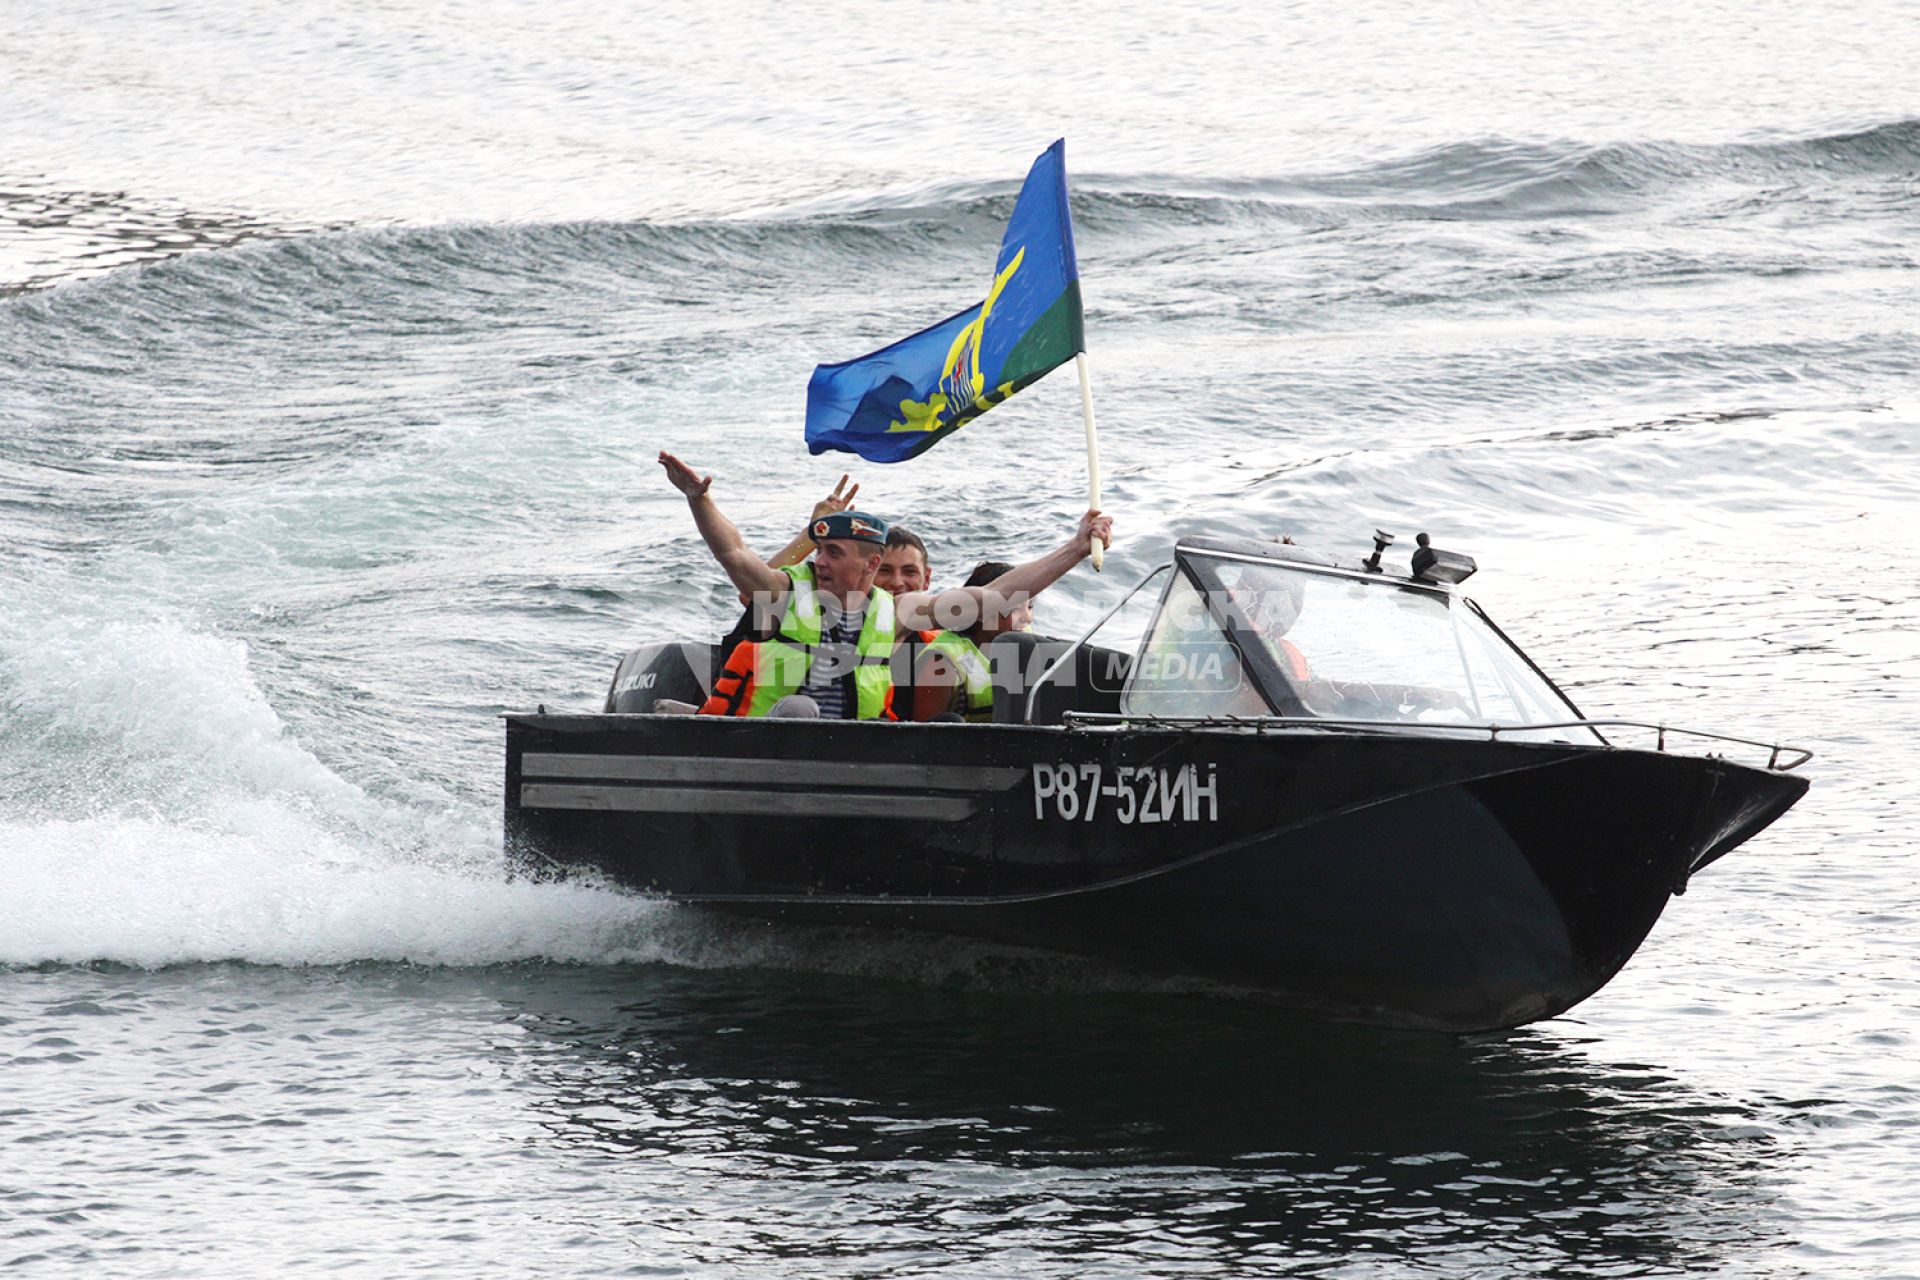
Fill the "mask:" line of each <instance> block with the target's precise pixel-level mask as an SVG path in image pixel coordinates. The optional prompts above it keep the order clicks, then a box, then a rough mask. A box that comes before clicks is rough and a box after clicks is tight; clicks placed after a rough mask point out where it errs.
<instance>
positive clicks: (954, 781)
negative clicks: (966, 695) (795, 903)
mask: <svg viewBox="0 0 1920 1280" xmlns="http://www.w3.org/2000/svg"><path fill="white" fill-rule="evenodd" d="M520 776H521V777H522V778H604V779H608V780H614V779H618V780H620V781H623V782H691V783H704V784H708V785H714V786H728V785H734V786H738V785H741V784H746V785H753V786H763V787H764V786H770V785H772V786H803V787H857V788H859V789H861V790H863V791H877V792H891V791H907V792H913V793H915V794H918V793H920V792H925V791H1008V790H1011V789H1012V788H1013V787H1015V786H1017V785H1018V784H1019V783H1020V781H1021V780H1022V779H1023V778H1025V777H1026V776H1027V771H1026V770H1025V769H1019V768H996V767H994V766H991V765H930V764H910V763H907V762H904V761H901V762H894V761H890V760H881V761H873V762H857V761H848V760H771V759H749V758H743V757H738V756H731V757H730V756H615V755H604V756H603V755H590V754H583V753H565V752H540V751H529V752H527V753H526V754H525V755H523V756H521V757H520ZM733 812H738V811H737V810H735V811H733Z"/></svg>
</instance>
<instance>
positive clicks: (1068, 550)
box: [660, 139, 1113, 719]
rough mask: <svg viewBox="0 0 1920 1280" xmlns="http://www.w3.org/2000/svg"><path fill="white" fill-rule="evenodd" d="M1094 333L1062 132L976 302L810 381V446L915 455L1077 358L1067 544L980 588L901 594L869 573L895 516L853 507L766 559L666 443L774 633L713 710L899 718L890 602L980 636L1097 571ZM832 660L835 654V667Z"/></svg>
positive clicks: (1104, 531) (1101, 529)
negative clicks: (888, 673)
mask: <svg viewBox="0 0 1920 1280" xmlns="http://www.w3.org/2000/svg"><path fill="white" fill-rule="evenodd" d="M1086 345H1087V344H1086V324H1085V321H1084V319H1083V317H1082V314H1081V307H1080V268H1079V265H1078V262H1077V260H1076V258H1075V254H1074V245H1073V218H1072V215H1071V213H1070V211H1069V209H1068V206H1067V168H1066V141H1065V139H1061V140H1058V141H1056V142H1055V143H1054V144H1053V145H1052V146H1051V147H1048V148H1047V149H1046V150H1045V151H1044V152H1042V153H1041V154H1040V157H1039V158H1038V159H1037V160H1035V161H1034V162H1033V167H1032V168H1031V169H1030V170H1029V171H1028V173H1027V180H1026V182H1025V183H1023V184H1022V185H1021V188H1020V195H1019V197H1018V198H1017V199H1016V200H1015V201H1014V206H1013V215H1012V217H1011V218H1009V219H1008V221H1007V230H1006V234H1005V235H1004V236H1002V237H1001V241H1000V255H999V257H998V259H997V260H996V261H995V263H994V270H993V280H992V283H991V284H990V286H989V287H988V289H987V295H986V298H985V299H984V300H983V301H981V302H980V303H978V304H976V305H974V306H971V307H968V308H967V309H966V310H964V311H962V312H959V313H958V314H956V315H952V316H949V317H948V318H947V319H945V320H942V321H940V322H939V323H938V324H935V325H933V326H931V327H930V328H927V329H923V330H921V331H920V332H919V333H916V334H914V335H913V336H912V337H909V338H904V339H902V340H901V341H899V342H896V343H894V344H893V345H892V346H889V347H885V348H883V349H881V350H879V351H876V352H874V353H872V354H871V355H866V356H862V357H860V358H859V359H857V360H849V361H847V362H845V363H843V364H823V365H820V366H818V367H817V368H815V369H814V371H813V377H812V379H811V380H810V381H809V382H808V384H807V423H806V438H807V448H808V449H809V450H810V451H811V452H813V453H816V454H817V453H824V452H826V451H827V450H829V449H838V450H842V451H845V452H848V453H857V454H859V455H860V456H861V457H863V458H866V459H867V460H868V461H871V462H881V463H893V462H904V461H905V460H906V459H908V458H913V457H917V456H919V455H920V454H922V453H924V452H926V451H927V450H928V449H930V448H932V447H933V446H934V445H935V444H937V443H939V442H940V441H941V440H943V439H945V438H946V437H947V436H949V435H951V434H952V433H953V432H955V431H957V430H959V429H960V428H961V427H963V426H965V425H966V424H967V423H969V422H971V421H972V420H973V419H975V418H977V417H979V416H980V415H981V414H983V413H985V412H987V410H989V409H991V408H993V407H994V406H995V405H997V404H1001V403H1003V402H1004V401H1005V400H1007V398H1008V397H1010V396H1012V395H1013V394H1014V393H1015V392H1017V391H1019V390H1020V389H1021V388H1022V387H1025V386H1028V385H1030V384H1031V383H1033V382H1035V381H1037V380H1039V379H1040V378H1042V377H1044V376H1045V375H1046V374H1047V373H1049V372H1051V371H1052V370H1053V369H1055V368H1058V367H1059V366H1060V365H1062V364H1065V363H1066V362H1067V361H1068V360H1074V361H1075V363H1076V364H1077V366H1078V368H1079V372H1080V401H1081V408H1082V410H1083V413H1084V416H1085V421H1086V431H1087V467H1088V475H1089V489H1090V500H1089V502H1088V504H1087V505H1088V511H1087V513H1086V515H1085V516H1083V517H1081V520H1080V524H1079V528H1078V529H1077V530H1076V532H1075V534H1074V537H1073V538H1072V540H1070V541H1069V542H1068V543H1067V544H1066V545H1064V546H1062V547H1061V548H1060V549H1059V550H1057V551H1055V552H1054V553H1052V554H1050V555H1047V556H1043V557H1041V558H1040V559H1038V560H1035V561H1032V562H1030V563H1028V564H1024V565H1019V566H1016V567H1015V568H1013V569H1012V570H1010V571H1008V572H1007V573H1006V574H1004V575H1002V576H1001V577H1000V578H999V579H998V580H996V581H995V582H993V583H992V584H990V585H989V586H987V587H958V588H954V589H951V590H949V591H945V592H940V593H937V594H936V593H932V592H912V593H909V594H908V595H905V596H903V597H901V598H900V599H899V600H898V601H895V600H894V599H893V598H892V597H891V596H890V595H888V594H887V593H886V592H884V591H881V590H879V589H877V588H876V587H875V586H874V585H873V583H874V577H875V574H876V573H877V571H878V568H879V562H880V556H881V550H882V549H883V548H884V546H885V542H886V536H887V526H886V522H885V521H883V520H879V519H877V518H876V517H872V516H867V515H864V514H863V513H860V512H841V513H838V514H836V515H832V516H828V517H826V518H823V519H821V520H817V521H815V522H814V524H813V525H812V526H811V528H812V532H813V535H814V537H815V538H816V540H817V541H818V543H819V550H818V552H817V553H816V556H815V559H814V560H813V561H812V562H810V563H808V564H803V565H799V566H794V567H791V568H788V569H784V570H782V569H775V568H772V567H770V566H769V565H767V564H766V563H765V562H764V561H762V560H761V559H760V558H759V557H758V556H755V555H753V554H752V553H751V552H749V551H747V550H746V547H745V545H744V543H743V542H742V540H741V538H740V531H739V530H738V529H736V528H735V527H734V525H733V523H732V522H731V521H729V520H728V519H727V518H726V517H725V516H723V515H721V514H720V512H719V509H718V508H717V507H715V506H714V505H713V500H712V498H710V497H709V496H708V495H707V489H708V487H709V486H710V485H711V484H712V482H713V481H712V477H710V476H709V477H702V476H699V475H698V474H696V473H695V472H694V471H693V470H692V469H691V468H690V467H688V466H687V465H686V464H685V463H683V462H681V461H680V460H679V459H678V458H675V457H673V456H672V455H671V454H668V453H664V452H663V453H662V454H661V455H660V464H661V465H662V466H663V467H664V468H666V472H667V478H668V479H669V480H671V481H672V483H673V485H674V487H675V488H677V489H679V490H680V492H681V493H683V494H685V495H686V496H687V501H688V503H689V505H690V506H691V508H692V511H693V517H694V523H695V524H696V525H697V526H698V527H699V529H700V533H701V536H702V538H704V539H705V541H706V543H707V548H708V550H710V551H711V552H712V553H713V556H714V558H715V559H716V560H718V561H719V562H720V564H721V567H722V568H724V569H725V570H726V572H727V576H728V577H729V578H730V579H732V581H733V583H734V585H735V586H736V587H738V588H739V589H740V591H741V592H743V593H745V594H747V595H749V596H751V597H752V598H753V601H754V608H755V610H756V613H757V622H758V626H759V629H760V632H761V634H763V635H766V636H767V637H768V638H767V639H766V640H765V641H762V642H756V643H755V645H754V650H753V651H752V652H749V653H748V654H747V655H746V657H745V659H743V663H742V670H740V671H730V672H729V673H728V674H729V675H730V676H731V677H732V681H733V686H734V692H733V694H732V695H731V696H730V697H728V698H716V699H710V700H709V703H710V707H711V709H714V710H724V711H725V712H726V713H727V714H736V715H765V714H768V713H769V712H770V711H773V710H774V708H775V706H776V705H778V704H782V703H785V702H786V701H788V699H789V697H790V695H792V694H793V693H795V692H797V691H799V690H801V689H803V688H804V689H805V690H806V691H807V692H808V693H809V694H810V695H812V694H815V693H819V694H822V695H823V696H824V700H822V698H815V701H816V702H820V703H821V711H822V712H823V713H824V714H827V715H830V716H834V715H838V716H845V717H846V718H859V719H875V718H880V717H883V716H884V717H889V718H890V717H892V715H893V711H892V705H891V703H892V689H891V683H890V680H888V679H886V678H884V677H882V676H881V675H880V671H881V670H884V669H885V668H884V665H883V664H882V663H881V662H880V661H878V658H879V654H880V653H881V652H883V651H884V650H885V649H887V648H890V647H891V645H892V643H893V637H894V635H895V626H896V613H897V618H898V623H899V624H900V625H902V626H904V627H905V628H908V629H911V630H914V631H923V632H929V633H932V632H936V631H945V632H947V633H950V635H949V636H946V637H941V638H942V639H953V640H955V641H956V642H958V643H961V644H965V645H966V646H967V647H968V648H971V643H970V642H967V641H965V640H964V638H963V637H960V636H959V634H958V633H960V632H962V631H966V630H969V629H972V628H976V627H980V626H982V625H983V624H984V625H985V626H986V627H987V628H988V629H997V627H999V626H1000V625H1002V622H1003V620H1004V619H1005V618H1006V617H1007V616H1009V615H1010V614H1011V613H1012V611H1013V610H1014V609H1015V608H1017V607H1019V606H1020V605H1022V604H1024V603H1025V601H1026V600H1028V599H1030V598H1031V597H1032V596H1033V595H1036V594H1038V593H1039V592H1040V591H1041V590H1043V589H1044V588H1046V587H1048V586H1050V585H1051V584H1052V583H1054V582H1055V581H1057V580H1058V579H1059V578H1060V576H1061V575H1062V574H1064V573H1066V572H1067V571H1068V570H1069V569H1071V568H1072V567H1073V566H1074V565H1075V564H1077V563H1079V561H1081V560H1082V559H1085V558H1086V557H1087V556H1088V555H1089V554H1091V555H1092V557H1093V564H1094V568H1096V569H1098V568H1099V567H1100V562H1101V552H1102V551H1103V550H1104V549H1105V548H1106V547H1107V546H1108V545H1109V544H1110V543H1111V541H1112V524H1113V522H1112V520H1111V519H1109V518H1108V517H1106V516H1103V515H1101V514H1100V510H1099V508H1100V464H1099V454H1098V449H1097V446H1096V443H1095V437H1094V424H1093V395H1092V391H1091V389H1090V385H1089V383H1088V379H1087V365H1086ZM829 615H831V616H829ZM776 620H777V621H776ZM856 633H857V635H858V640H854V639H853V636H854V635H855V634H856ZM823 641H825V642H826V643H822V642H823ZM741 648H743V649H744V648H746V646H745V645H742V646H741ZM840 649H845V650H848V651H849V652H846V653H841V652H838V650H840ZM974 656H976V657H977V656H978V651H977V650H975V651H974ZM827 663H831V664H833V672H834V673H835V674H834V675H833V678H832V679H828V678H827V677H828V674H829V671H828V667H827V666H826V665H825V664H827ZM730 665H732V664H730ZM841 667H844V668H845V669H846V671H847V672H848V673H849V674H847V675H846V676H845V677H840V676H839V675H838V674H837V672H838V670H839V669H840V668H841ZM748 668H751V669H748ZM842 679H843V680H844V683H841V684H839V685H838V686H837V687H830V686H833V685H834V682H835V681H839V680H842ZM715 703H718V704H721V705H719V706H714V705H713V704H715ZM708 709H710V708H703V710H708ZM776 714H777V712H776Z"/></svg>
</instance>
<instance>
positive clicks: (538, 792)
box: [520, 757, 980, 822]
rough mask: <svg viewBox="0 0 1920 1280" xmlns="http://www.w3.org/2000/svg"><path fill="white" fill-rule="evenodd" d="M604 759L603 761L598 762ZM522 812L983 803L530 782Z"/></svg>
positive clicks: (914, 814)
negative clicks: (541, 810)
mask: <svg viewBox="0 0 1920 1280" xmlns="http://www.w3.org/2000/svg"><path fill="white" fill-rule="evenodd" d="M600 758H604V757H600ZM520 807H521V808H523V809H600V810H619V811H621V812H625V813H728V814H751V815H753V816H756V817H762V818H893V819H898V818H917V819H919V820H920V821H923V822H964V821H966V820H967V819H968V818H971V817H973V816H974V815H975V814H977V813H979V811H980V802H979V801H977V800H968V799H965V798H964V797H959V796H915V795H902V794H900V793H899V792H895V791H880V792H874V791H815V792H807V791H745V790H733V791H726V790H720V789H717V788H709V787H623V786H617V785H616V786H610V787H602V786H593V785H590V784H574V783H551V782H527V783H522V784H521V787H520Z"/></svg>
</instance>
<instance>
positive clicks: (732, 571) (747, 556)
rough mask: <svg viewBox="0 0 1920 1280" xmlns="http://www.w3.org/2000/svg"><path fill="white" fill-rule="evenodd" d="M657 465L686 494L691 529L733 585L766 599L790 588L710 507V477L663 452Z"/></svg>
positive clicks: (732, 527)
mask: <svg viewBox="0 0 1920 1280" xmlns="http://www.w3.org/2000/svg"><path fill="white" fill-rule="evenodd" d="M660 465H661V467H663V468H664V469H665V470H666V473H667V479H668V481H669V482H671V483H672V485H673V487H674V488H676V489H678V490H679V491H680V492H681V493H684V494H685V495H687V508H688V510H690V511H692V512H693V523H694V526H695V527H696V528H697V529H699V530H700V536H701V538H702V539H704V540H705V541H706V544H707V550H709V551H711V552H712V553H713V558H714V559H715V560H718V561H719V562H720V567H721V568H722V569H724V570H726V574H727V577H728V578H730V579H731V580H732V581H733V585H734V586H735V587H738V588H739V589H740V590H741V591H743V592H745V593H747V594H748V595H753V594H755V593H760V592H764V593H766V594H767V595H769V596H783V595H785V594H786V591H787V587H788V586H789V585H790V580H789V579H788V577H787V575H786V574H784V573H782V572H780V571H779V570H778V569H775V568H773V567H772V566H771V565H769V564H768V563H767V562H766V561H764V560H762V559H761V558H760V557H759V556H756V555H755V554H753V552H751V551H749V550H747V544H746V542H745V540H744V539H742V538H741V536H740V530H739V529H738V528H736V527H735V526H734V523H733V521H731V520H729V519H727V518H726V516H724V515H722V514H721V513H720V508H719V507H717V506H715V505H714V502H713V498H712V497H711V496H710V495H709V494H708V493H707V490H708V489H709V488H711V487H712V486H713V477H712V476H701V475H697V474H695V472H694V470H693V468H692V467H689V466H688V465H687V464H686V463H684V462H682V461H680V459H678V458H676V457H674V456H673V455H672V454H670V453H667V452H665V451H664V450H663V451H662V452H661V454H660Z"/></svg>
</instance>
